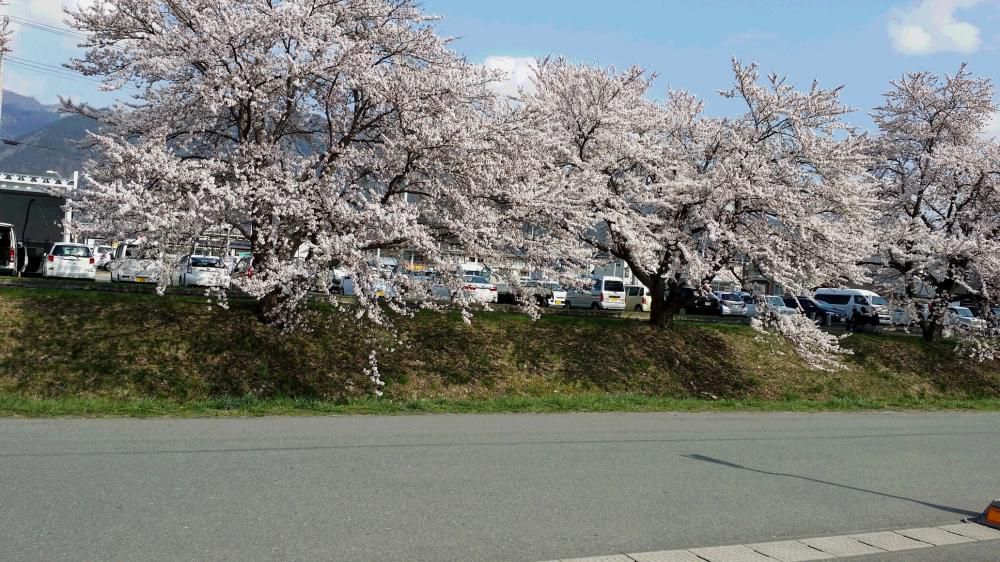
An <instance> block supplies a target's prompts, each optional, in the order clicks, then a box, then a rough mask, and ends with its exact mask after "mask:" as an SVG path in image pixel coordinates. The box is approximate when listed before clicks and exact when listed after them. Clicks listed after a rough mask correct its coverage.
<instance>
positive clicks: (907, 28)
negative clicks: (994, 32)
mask: <svg viewBox="0 0 1000 562" xmlns="http://www.w3.org/2000/svg"><path fill="white" fill-rule="evenodd" d="M979 2H980V0H921V1H920V2H919V3H917V4H915V5H911V6H909V7H908V8H906V9H897V10H893V12H892V15H891V16H890V20H889V26H888V31H889V37H890V38H891V39H892V46H893V47H894V48H895V49H896V50H897V51H899V52H901V53H905V54H907V55H927V54H931V53H939V52H949V51H950V52H958V53H972V52H974V51H975V50H976V49H978V48H979V45H980V44H981V43H982V41H981V39H980V38H979V28H978V27H976V26H975V25H972V24H971V23H969V22H965V21H959V20H958V19H956V18H955V12H956V11H957V10H960V9H963V8H971V7H973V6H975V5H976V4H978V3H979Z"/></svg>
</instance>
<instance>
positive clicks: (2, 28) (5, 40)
mask: <svg viewBox="0 0 1000 562" xmlns="http://www.w3.org/2000/svg"><path fill="white" fill-rule="evenodd" d="M6 5H7V3H6V2H4V1H2V0H0V8H2V7H4V6H6ZM10 36H11V34H10V29H8V27H7V20H6V19H4V20H2V21H0V56H3V55H5V54H7V53H9V52H10Z"/></svg>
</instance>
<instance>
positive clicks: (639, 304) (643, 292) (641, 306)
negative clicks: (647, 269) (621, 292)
mask: <svg viewBox="0 0 1000 562" xmlns="http://www.w3.org/2000/svg"><path fill="white" fill-rule="evenodd" d="M652 308H653V299H652V297H651V296H650V294H649V289H647V288H646V287H645V286H644V285H629V286H627V287H625V310H631V311H633V312H649V311H650V310H652Z"/></svg>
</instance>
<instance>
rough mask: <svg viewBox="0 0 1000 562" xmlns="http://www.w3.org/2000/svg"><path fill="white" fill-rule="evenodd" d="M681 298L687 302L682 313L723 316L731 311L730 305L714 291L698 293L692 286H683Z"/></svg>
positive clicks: (682, 308) (681, 310) (681, 309)
mask: <svg viewBox="0 0 1000 562" xmlns="http://www.w3.org/2000/svg"><path fill="white" fill-rule="evenodd" d="M681 298H682V299H683V300H684V301H685V302H686V303H687V304H685V305H684V306H682V307H681V308H680V311H679V312H680V313H681V314H700V315H703V316H723V315H725V314H729V313H730V310H729V307H727V306H726V305H724V304H722V301H721V300H719V297H717V296H715V294H714V293H698V291H695V290H694V289H693V288H691V287H681Z"/></svg>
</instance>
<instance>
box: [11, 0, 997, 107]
mask: <svg viewBox="0 0 1000 562" xmlns="http://www.w3.org/2000/svg"><path fill="white" fill-rule="evenodd" d="M62 1H63V0H12V4H11V6H8V7H7V13H9V14H11V15H18V16H20V17H24V18H29V19H31V20H34V21H42V22H45V23H49V24H55V25H59V24H60V20H61V16H60V15H59V11H60V7H61V6H60V5H61V3H62ZM70 1H75V0H70ZM423 5H424V8H425V9H426V11H428V12H430V13H434V14H439V15H442V16H445V19H444V20H443V21H442V22H440V24H439V26H438V27H439V29H440V30H441V32H442V33H444V34H446V35H449V36H455V37H458V39H457V41H456V42H455V48H456V49H457V50H458V51H459V52H461V53H462V54H464V55H465V56H467V57H468V58H469V59H470V60H472V61H474V62H482V61H484V60H486V59H487V58H488V57H500V56H503V57H540V56H545V55H549V54H557V55H564V56H566V57H568V58H570V59H571V60H574V61H580V62H590V63H597V64H600V65H602V66H605V65H614V66H617V67H625V66H629V65H632V64H638V65H640V66H643V67H645V68H647V69H649V70H650V71H653V72H656V73H657V74H658V76H659V78H658V80H657V82H656V91H655V92H654V95H656V96H660V95H662V94H663V92H665V91H666V89H667V88H668V87H673V88H680V89H685V90H688V91H690V92H692V93H694V94H696V95H698V96H700V97H702V98H705V99H706V100H707V101H708V102H709V106H708V108H709V112H711V113H725V112H726V107H725V103H724V102H723V101H722V100H720V99H719V97H718V96H717V95H716V92H717V91H718V90H721V89H724V88H726V87H728V86H729V83H730V80H731V72H730V69H729V59H730V58H731V57H733V56H735V57H737V58H739V59H741V60H743V61H747V62H748V61H757V62H759V63H760V65H761V67H762V70H764V71H771V70H773V71H776V72H778V73H779V74H786V75H788V76H789V78H790V80H791V81H792V82H794V83H796V84H800V85H802V86H803V87H807V86H808V85H809V83H810V82H811V81H812V80H813V79H818V80H819V81H820V83H821V84H822V85H826V86H835V85H844V86H845V89H844V99H845V101H846V102H847V103H848V104H849V105H851V106H853V107H857V108H859V109H862V110H867V109H868V108H871V107H872V106H874V105H876V104H878V103H879V100H880V94H881V93H882V92H883V91H884V90H885V89H886V88H887V86H888V83H889V81H890V80H891V79H894V78H897V77H899V76H900V75H901V74H903V73H904V72H907V71H916V70H928V71H932V72H936V73H945V72H947V73H953V72H954V71H955V70H956V69H957V68H958V65H959V64H960V63H962V62H963V61H964V62H968V63H969V65H970V69H971V70H972V71H973V72H974V73H975V74H978V75H984V76H989V77H992V78H994V79H1000V58H998V54H1000V31H998V30H1000V26H998V25H997V24H998V23H1000V0H978V1H977V0H916V1H883V2H880V1H876V0H840V1H832V0H827V1H816V0H699V1H680V0H678V1H673V0H619V1H617V2H611V1H597V0H534V1H528V0H504V1H502V2H501V1H489V0H424V2H423ZM14 30H15V32H16V33H17V34H18V38H17V40H16V42H15V44H14V48H15V53H13V55H14V56H19V57H22V58H23V59H27V60H30V61H35V62H41V63H44V64H49V65H59V64H61V63H62V62H64V61H65V60H66V59H68V58H69V57H70V56H72V55H73V54H74V51H75V49H74V47H73V43H74V41H73V40H72V39H69V38H65V37H60V36H58V35H52V34H49V33H45V32H42V31H37V30H34V29H30V28H23V27H19V26H17V25H15V26H14ZM510 64H514V65H517V64H523V60H522V59H512V62H511V63H510ZM4 83H5V86H6V87H7V88H11V89H13V90H15V91H19V92H22V93H26V94H30V95H35V96H36V97H39V99H41V100H42V101H44V102H52V101H55V99H56V98H57V96H58V95H67V94H69V95H72V96H73V97H74V98H79V99H84V100H89V101H94V102H96V103H106V102H107V101H109V100H110V99H112V97H113V96H111V95H109V94H100V93H98V92H97V89H96V85H95V84H93V83H90V82H85V81H78V80H68V79H63V78H59V77H56V76H53V75H52V74H51V73H49V74H46V73H44V72H38V71H36V70H28V69H26V68H24V66H23V65H16V64H10V65H6V67H5V82H4ZM854 120H855V122H856V123H858V124H860V125H862V126H867V125H868V124H869V122H868V120H867V118H866V117H865V116H864V112H863V111H860V112H859V113H858V115H856V116H855V117H854Z"/></svg>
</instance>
